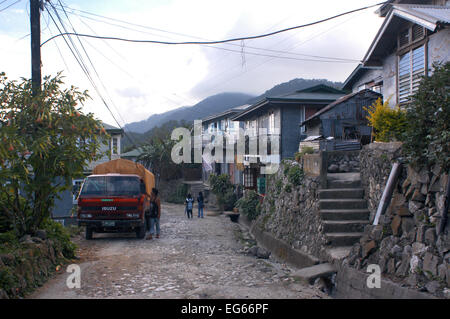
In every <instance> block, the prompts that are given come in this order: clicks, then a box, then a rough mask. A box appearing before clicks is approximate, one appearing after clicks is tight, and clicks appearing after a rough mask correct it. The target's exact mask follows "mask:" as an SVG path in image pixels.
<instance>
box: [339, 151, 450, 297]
mask: <svg viewBox="0 0 450 319" xmlns="http://www.w3.org/2000/svg"><path fill="white" fill-rule="evenodd" d="M394 161H399V162H401V161H402V158H401V144H400V143H372V144H369V145H367V146H365V147H364V148H363V150H362V151H361V154H360V162H361V182H362V185H363V187H364V190H365V196H366V199H367V200H368V204H369V209H370V212H371V214H370V216H371V218H370V221H371V222H372V221H373V219H374V215H375V213H376V210H377V207H378V203H379V201H380V199H381V196H382V193H383V190H384V187H385V185H386V182H387V179H388V177H389V173H390V171H391V167H392V164H393V162H394ZM447 180H448V175H447V174H445V172H442V171H441V169H440V168H439V167H433V168H431V169H422V170H420V171H416V170H414V169H413V168H412V167H409V166H407V165H403V169H402V171H401V173H400V177H399V180H398V183H397V185H396V188H395V191H394V194H393V197H392V200H391V202H390V205H389V207H388V209H387V211H386V213H385V214H384V215H382V216H381V218H380V221H379V225H377V226H374V225H368V226H366V228H365V231H364V235H363V237H362V238H361V240H360V242H359V243H358V244H355V245H354V246H353V248H352V252H351V254H350V256H349V257H348V258H347V259H346V260H344V262H343V263H344V265H349V266H350V267H352V268H355V269H366V268H367V265H369V264H377V265H379V266H380V269H381V272H382V274H383V277H384V278H389V279H391V280H392V281H396V282H399V283H400V284H402V285H404V286H409V287H411V288H414V289H416V290H420V291H428V292H429V293H432V294H433V295H435V296H437V297H450V290H449V289H448V288H449V285H450V236H449V234H448V232H449V228H448V225H447V228H446V230H445V232H444V234H441V235H439V236H437V235H436V225H437V224H438V221H439V215H440V213H441V211H442V209H443V205H444V193H445V187H446V185H447Z"/></svg>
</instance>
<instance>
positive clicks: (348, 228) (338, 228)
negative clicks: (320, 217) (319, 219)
mask: <svg viewBox="0 0 450 319" xmlns="http://www.w3.org/2000/svg"><path fill="white" fill-rule="evenodd" d="M368 223H369V221H368V220H327V221H324V222H323V231H324V232H325V233H346V232H348V233H351V232H363V231H364V227H365V226H366V225H367V224H368Z"/></svg>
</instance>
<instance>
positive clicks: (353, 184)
mask: <svg viewBox="0 0 450 319" xmlns="http://www.w3.org/2000/svg"><path fill="white" fill-rule="evenodd" d="M327 187H328V189H330V188H359V187H361V181H360V180H328V181H327Z"/></svg>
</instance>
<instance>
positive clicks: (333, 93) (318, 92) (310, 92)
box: [232, 84, 345, 121]
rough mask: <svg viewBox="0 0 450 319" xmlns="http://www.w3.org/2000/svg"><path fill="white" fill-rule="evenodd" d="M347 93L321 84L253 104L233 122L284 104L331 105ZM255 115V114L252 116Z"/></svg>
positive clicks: (234, 118)
mask: <svg viewBox="0 0 450 319" xmlns="http://www.w3.org/2000/svg"><path fill="white" fill-rule="evenodd" d="M344 95H345V92H344V91H341V90H338V89H335V88H333V87H331V86H328V85H324V84H319V85H315V86H312V87H309V88H306V89H303V90H298V91H295V92H293V93H289V94H285V95H281V96H276V97H266V98H264V99H263V100H261V101H259V102H257V103H256V104H253V105H252V106H250V107H249V108H248V109H246V110H244V111H243V112H241V113H239V114H237V115H236V116H234V117H233V118H232V120H233V121H245V120H246V118H248V117H249V116H253V114H254V112H257V111H261V109H262V108H264V107H266V106H268V105H272V106H277V107H282V106H283V105H284V104H285V105H289V104H292V103H296V104H308V105H314V104H319V105H320V104H322V105H323V104H329V103H331V102H333V101H335V100H337V99H339V98H340V97H342V96H344ZM252 113H253V114H252Z"/></svg>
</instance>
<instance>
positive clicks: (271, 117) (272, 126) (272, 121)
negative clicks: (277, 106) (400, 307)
mask: <svg viewBox="0 0 450 319" xmlns="http://www.w3.org/2000/svg"><path fill="white" fill-rule="evenodd" d="M268 133H269V134H273V133H275V114H274V113H273V112H270V114H269V132H268Z"/></svg>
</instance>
